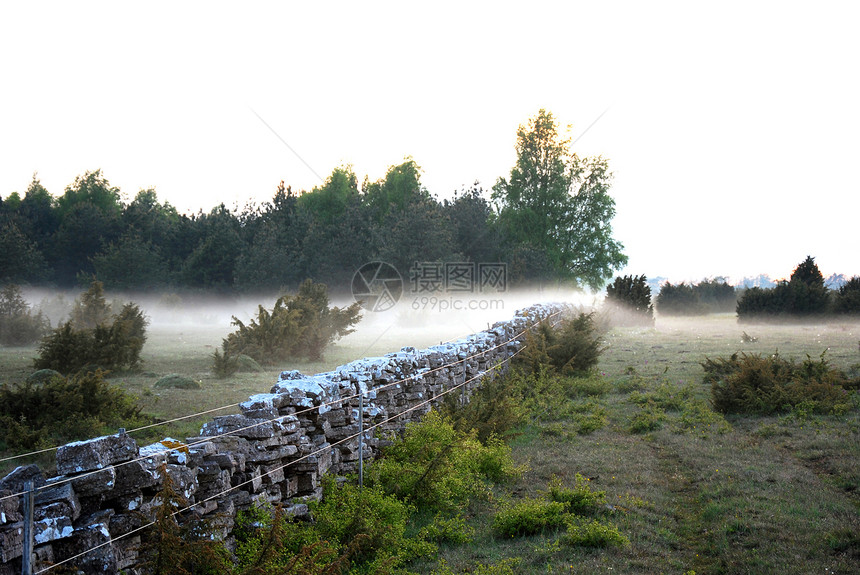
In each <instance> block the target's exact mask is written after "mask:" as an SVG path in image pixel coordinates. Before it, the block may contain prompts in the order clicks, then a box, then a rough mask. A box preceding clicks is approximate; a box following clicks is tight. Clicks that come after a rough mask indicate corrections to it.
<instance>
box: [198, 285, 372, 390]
mask: <svg viewBox="0 0 860 575" xmlns="http://www.w3.org/2000/svg"><path fill="white" fill-rule="evenodd" d="M328 304H329V301H328V293H327V288H326V286H325V284H314V283H313V282H312V281H311V280H306V281H305V282H304V283H302V285H301V287H300V288H299V291H298V293H297V294H296V295H295V296H294V297H290V296H283V297H280V298H278V300H277V301H276V302H275V306H274V308H272V310H271V311H269V310H267V309H266V308H264V307H263V306H259V308H258V310H257V317H256V318H255V319H252V320H251V323H250V324H248V325H245V324H244V323H242V322H241V321H240V320H239V319H238V318H236V317H235V316H234V317H233V325H235V326H237V327H238V329H237V330H236V331H235V332H233V333H231V334H230V335H228V336H227V337H226V338H225V339H224V341H223V342H222V345H221V348H222V350H223V354H221V353H219V355H223V356H230V357H233V356H239V355H247V356H249V357H252V358H253V359H254V360H256V361H257V362H258V363H259V364H261V365H274V364H277V363H279V362H282V361H284V360H286V359H289V358H307V359H310V360H319V359H320V358H321V357H322V354H323V352H324V351H325V348H326V347H328V345H329V344H331V343H332V342H334V341H336V340H337V339H339V338H340V337H342V336H344V335H347V334H349V333H352V332H353V331H354V330H353V329H352V326H353V325H355V324H356V323H358V322H359V320H360V319H361V316H360V315H359V312H360V311H361V306H360V305H359V304H358V303H354V304H352V305H351V306H349V307H347V308H344V309H339V308H337V307H334V308H329V305H328ZM213 359H214V362H215V365H214V367H213V371H215V372H216V373H219V372H223V369H222V368H221V366H220V365H219V364H218V362H219V358H218V357H213Z"/></svg>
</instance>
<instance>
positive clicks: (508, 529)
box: [492, 498, 567, 537]
mask: <svg viewBox="0 0 860 575" xmlns="http://www.w3.org/2000/svg"><path fill="white" fill-rule="evenodd" d="M566 519H567V513H566V512H565V505H564V503H561V502H559V501H547V500H546V499H531V498H529V499H523V500H522V501H518V502H516V503H513V504H510V505H507V506H505V507H503V508H502V509H501V510H500V511H499V512H498V513H496V515H495V517H493V527H492V528H493V532H494V533H495V534H496V535H498V536H500V537H516V536H519V535H535V534H537V533H542V532H543V531H545V530H547V529H558V528H559V527H562V526H563V525H564V524H565V520H566Z"/></svg>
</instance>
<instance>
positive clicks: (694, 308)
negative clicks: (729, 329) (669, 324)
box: [656, 278, 737, 316]
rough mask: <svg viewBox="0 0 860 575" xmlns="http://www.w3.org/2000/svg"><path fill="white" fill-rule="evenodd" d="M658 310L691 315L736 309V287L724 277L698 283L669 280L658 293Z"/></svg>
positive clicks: (672, 313) (664, 312) (677, 314)
mask: <svg viewBox="0 0 860 575" xmlns="http://www.w3.org/2000/svg"><path fill="white" fill-rule="evenodd" d="M656 304H657V311H658V312H660V314H662V315H669V316H691V315H704V314H708V313H720V312H729V311H734V310H735V306H736V305H737V295H736V294H735V288H733V287H732V286H730V285H729V284H728V283H726V281H725V279H723V278H715V279H705V280H702V281H701V282H699V283H697V284H689V285H687V284H686V283H684V282H681V283H679V284H676V285H672V284H671V283H669V282H667V283H665V284H663V285H662V286H661V288H660V293H659V294H657V300H656Z"/></svg>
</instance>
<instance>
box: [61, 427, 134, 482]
mask: <svg viewBox="0 0 860 575" xmlns="http://www.w3.org/2000/svg"><path fill="white" fill-rule="evenodd" d="M137 453H138V450H137V443H136V442H135V441H134V439H132V438H131V437H130V436H129V435H127V434H126V433H119V434H117V435H107V436H104V437H97V438H95V439H90V440H88V441H76V442H74V443H68V444H66V445H63V446H62V447H60V448H59V449H57V473H58V474H59V475H74V474H76V473H84V472H87V471H94V470H96V469H103V468H105V467H107V466H108V465H113V464H115V463H122V462H124V461H130V460H132V459H134V458H135V457H137Z"/></svg>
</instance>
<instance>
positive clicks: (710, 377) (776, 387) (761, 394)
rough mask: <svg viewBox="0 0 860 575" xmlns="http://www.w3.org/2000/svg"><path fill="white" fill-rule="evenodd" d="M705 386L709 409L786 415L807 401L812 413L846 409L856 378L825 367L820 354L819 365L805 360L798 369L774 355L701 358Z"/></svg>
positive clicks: (858, 382) (857, 380) (824, 361)
mask: <svg viewBox="0 0 860 575" xmlns="http://www.w3.org/2000/svg"><path fill="white" fill-rule="evenodd" d="M702 368H703V369H704V370H705V377H704V382H705V383H709V384H710V385H711V397H712V402H713V405H714V409H715V410H717V411H720V412H723V413H755V414H765V415H766V414H771V413H777V412H788V411H791V410H792V409H793V408H794V407H795V406H797V405H800V404H802V403H804V402H811V403H809V404H807V405H810V406H812V410H813V411H815V412H817V413H830V412H832V411H844V410H845V409H847V408H848V406H850V398H849V397H848V392H847V390H848V389H856V388H857V387H858V385H860V379H854V380H852V379H850V378H849V377H848V376H847V375H846V374H845V373H844V372H842V371H840V370H838V369H835V368H832V367H830V365H829V364H828V362H827V361H826V360H825V359H824V353H822V354H821V356H820V357H819V359H818V360H813V359H812V358H811V357H809V356H807V358H806V360H804V361H803V362H802V363H801V364H799V365H798V364H796V363H795V362H794V361H790V360H786V359H783V358H782V357H780V356H779V354H776V353H775V354H774V355H771V356H769V357H762V356H761V355H759V354H751V355H747V354H741V355H740V356H738V354H734V355H732V356H731V357H730V358H729V359H725V358H717V359H716V360H712V359H709V358H706V359H705V361H704V362H703V363H702Z"/></svg>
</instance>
